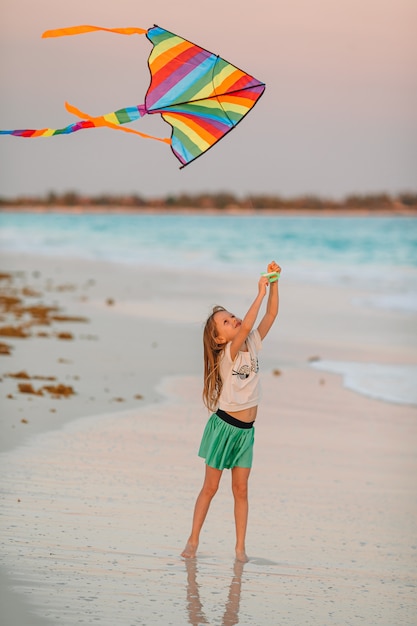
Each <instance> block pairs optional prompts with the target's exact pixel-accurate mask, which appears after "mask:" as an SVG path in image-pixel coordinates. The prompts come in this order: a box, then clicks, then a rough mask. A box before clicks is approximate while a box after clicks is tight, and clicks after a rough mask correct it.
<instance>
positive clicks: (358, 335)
mask: <svg viewBox="0 0 417 626" xmlns="http://www.w3.org/2000/svg"><path fill="white" fill-rule="evenodd" d="M0 261H1V272H2V274H4V276H3V275H2V280H1V286H2V294H3V300H2V302H3V304H4V306H5V307H6V309H7V310H6V309H5V310H4V312H3V313H2V321H1V324H0V328H4V327H9V328H10V327H13V328H14V330H15V331H16V333H18V331H17V330H16V329H17V328H20V332H21V334H26V335H27V336H26V337H13V336H12V334H13V332H12V331H9V334H7V332H5V333H2V336H0V343H1V344H3V345H6V346H9V351H10V354H0V404H1V418H0V427H1V444H0V446H1V454H0V471H1V476H2V493H1V499H2V521H1V528H0V545H1V557H0V567H1V578H2V580H1V587H2V598H1V605H2V608H1V612H2V618H1V623H2V624H4V626H48V625H53V626H55V625H56V624H61V625H63V626H75V625H76V624H100V626H115V624H123V626H133V625H144V626H152V625H155V626H156V625H158V626H159V625H160V624H167V625H168V624H172V625H175V626H177V625H182V624H188V623H190V624H193V625H198V624H210V625H215V624H223V625H232V624H241V625H252V624H256V625H257V626H271V625H275V624H277V625H278V624H280V625H281V624H288V625H290V626H300V624H308V625H309V626H315V625H317V626H324V625H329V626H330V625H355V626H356V625H364V626H373V625H378V626H393V624H395V625H396V626H413V625H415V623H416V615H417V599H416V598H417V596H416V587H417V580H416V557H417V537H416V527H417V524H416V522H417V502H416V486H417V484H416V483H417V479H416V476H417V448H416V443H417V408H416V404H417V401H416V402H414V400H413V398H412V397H411V400H410V402H409V403H408V404H404V403H400V402H388V401H386V400H383V399H377V398H376V397H371V395H372V394H370V395H367V394H366V388H365V389H364V392H363V393H358V392H357V391H355V390H353V389H351V388H346V386H344V381H343V375H342V374H341V373H335V370H334V368H333V370H332V369H331V366H330V365H328V367H327V369H326V367H325V365H326V362H327V363H328V364H330V363H333V365H334V363H335V362H337V363H342V364H349V363H350V364H352V363H359V364H363V365H366V364H367V365H368V366H371V365H372V364H373V365H374V366H375V367H378V368H381V367H386V368H395V367H411V368H412V367H415V366H416V364H417V356H416V355H417V351H416V348H417V333H416V321H417V320H416V317H417V316H416V314H415V313H413V312H406V311H395V310H392V311H389V310H384V309H376V308H372V307H367V306H366V305H365V303H364V302H365V299H366V298H367V297H368V296H369V295H370V294H368V293H365V292H361V291H360V289H359V288H355V287H353V286H352V285H350V286H345V287H343V288H342V287H340V286H339V287H336V286H333V287H330V286H326V285H324V284H323V285H319V284H315V285H313V284H309V282H308V280H307V279H306V282H305V283H304V284H302V283H300V282H298V283H295V282H291V281H289V280H287V279H286V276H285V268H284V269H283V273H282V277H281V284H280V295H281V305H280V314H279V318H278V320H277V323H276V325H275V326H274V328H273V329H272V331H271V333H270V335H269V336H268V337H267V339H266V340H265V343H264V346H263V350H262V353H261V370H262V385H263V400H262V404H261V408H260V410H259V414H258V419H257V422H256V443H255V461H254V466H253V470H252V474H251V478H250V514H249V528H248V535H247V550H248V555H249V562H248V563H246V564H244V565H242V564H237V563H235V561H234V525H233V504H232V497H231V493H230V474H229V473H228V472H227V471H226V470H225V472H224V476H223V478H222V483H221V488H220V491H219V493H218V494H217V495H216V498H215V499H214V501H213V505H212V508H211V510H210V512H209V515H208V518H207V521H206V525H205V527H204V530H203V533H202V539H201V545H200V549H199V552H198V555H197V558H196V559H192V560H190V561H185V560H183V559H182V558H181V557H180V556H179V555H180V552H181V550H182V548H183V546H184V543H185V541H186V538H187V536H188V534H189V530H190V524H191V515H192V508H193V505H194V500H195V497H196V495H197V492H198V490H199V488H200V486H201V481H202V477H203V469H204V468H203V461H202V459H199V458H198V457H197V449H198V445H199V440H200V436H201V433H202V430H203V428H204V424H205V421H206V419H207V411H206V409H205V408H204V407H203V404H202V401H201V373H202V339H201V337H202V326H203V323H204V321H205V318H206V316H207V314H208V312H209V309H210V308H211V306H213V305H214V304H223V305H224V306H226V307H227V308H229V309H230V310H232V311H234V312H235V313H237V314H243V313H244V312H245V310H246V308H247V306H248V305H249V304H250V302H251V300H252V298H253V296H254V295H255V293H256V281H257V275H256V272H254V276H248V275H246V276H236V275H229V276H227V275H225V276H220V277H219V276H217V275H216V274H214V273H213V274H212V273H210V272H209V271H207V272H202V271H201V270H199V271H198V272H193V270H192V269H190V270H189V271H174V270H172V271H166V272H164V273H163V274H162V275H161V273H155V274H154V273H152V272H151V271H148V270H146V271H145V270H144V269H140V268H135V267H133V266H123V265H121V264H119V265H117V264H110V263H105V262H93V261H80V260H72V259H64V258H60V259H57V258H52V257H51V258H46V257H35V256H25V255H14V254H3V255H2V256H1V259H0ZM277 261H279V259H277ZM5 297H7V298H9V300H7V299H6V300H5V299H4V298H5ZM10 298H17V299H19V302H14V304H13V302H12V301H11V300H10ZM5 303H6V304H5ZM361 303H362V304H361ZM41 304H42V305H43V306H44V307H49V308H51V307H55V308H54V309H51V310H49V311H48V312H46V313H45V311H43V318H42V316H41V315H40V314H39V310H38V314H37V316H36V315H35V313H36V312H35V311H34V310H32V311H31V310H30V307H34V306H35V305H36V306H38V307H39V305H41ZM6 305H7V306H6ZM42 319H43V323H42V324H41V323H40V321H42ZM34 321H35V322H36V324H35V323H34ZM0 332H1V331H0ZM5 350H6V349H4V351H5ZM2 351H3V350H2ZM321 362H322V364H323V365H324V367H323V368H320V367H319V365H320V363H321ZM371 369H372V368H371ZM341 371H344V370H343V367H342V369H341ZM378 371H379V370H378ZM52 379H53V380H52ZM386 384H387V385H388V386H389V380H388V382H387V383H386ZM19 385H26V387H25V386H23V387H22V386H21V387H20V391H19ZM25 391H26V392H25ZM28 391H30V393H28Z"/></svg>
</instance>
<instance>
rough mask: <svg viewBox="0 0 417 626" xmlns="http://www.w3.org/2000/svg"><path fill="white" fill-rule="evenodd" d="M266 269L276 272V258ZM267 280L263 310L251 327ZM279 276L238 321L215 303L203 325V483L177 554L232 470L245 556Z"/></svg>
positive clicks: (194, 543)
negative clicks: (264, 348) (265, 358)
mask: <svg viewBox="0 0 417 626" xmlns="http://www.w3.org/2000/svg"><path fill="white" fill-rule="evenodd" d="M267 271H268V272H280V271H281V268H280V266H279V265H277V263H275V261H272V262H271V263H270V264H269V265H268V270H267ZM268 285H269V296H268V303H267V307H266V313H265V315H264V317H263V318H262V320H261V321H260V323H259V326H258V328H257V329H253V326H254V324H255V321H256V318H257V316H258V313H259V309H260V307H261V304H262V301H263V299H264V297H265V295H266V292H267V288H268ZM278 305H279V297H278V281H275V282H271V283H269V279H268V277H266V276H261V278H260V280H259V282H258V295H257V296H256V298H255V300H254V301H253V303H252V305H251V307H250V308H249V311H248V312H247V313H246V315H245V317H244V318H243V320H240V319H239V318H238V317H236V316H235V315H232V313H229V312H228V311H227V310H226V309H224V308H223V307H221V306H216V307H214V309H213V312H212V314H211V315H210V317H209V318H208V320H207V322H206V325H205V327H204V334H203V342H204V389H203V399H204V403H205V405H206V406H207V408H208V409H209V411H213V414H212V415H211V417H210V418H209V420H208V422H207V425H206V427H205V430H204V433H203V437H202V440H201V445H200V449H199V452H198V454H199V456H201V457H203V458H204V459H205V461H206V473H205V478H204V484H203V487H202V489H201V491H200V493H199V495H198V498H197V501H196V503H195V508H194V517H193V525H192V530H191V535H190V537H189V539H188V541H187V545H186V546H185V548H184V551H183V552H182V554H181V556H183V557H185V558H192V557H194V556H195V555H196V552H197V547H198V541H199V536H200V531H201V528H202V526H203V523H204V520H205V518H206V515H207V512H208V509H209V506H210V503H211V500H212V498H213V496H214V495H215V493H216V491H217V489H218V486H219V482H220V478H221V475H222V472H223V470H224V469H225V468H227V469H231V470H232V491H233V497H234V514H235V526H236V558H237V560H238V561H242V562H246V561H247V560H248V558H247V556H246V549H245V537H246V526H247V520H248V479H249V474H250V469H251V466H252V454H253V441H254V428H253V424H254V422H255V419H256V414H257V409H258V402H259V398H260V388H259V375H258V371H259V365H258V352H259V350H260V349H261V344H262V340H263V338H264V337H265V335H266V334H267V333H268V331H269V329H270V328H271V326H272V324H273V323H274V320H275V318H276V316H277V314H278Z"/></svg>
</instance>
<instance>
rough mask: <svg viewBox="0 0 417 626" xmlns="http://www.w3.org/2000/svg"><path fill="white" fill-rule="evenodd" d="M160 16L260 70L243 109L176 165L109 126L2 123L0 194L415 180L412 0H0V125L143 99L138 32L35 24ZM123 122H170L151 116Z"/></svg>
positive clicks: (143, 57) (162, 150) (367, 186)
mask: <svg viewBox="0 0 417 626" xmlns="http://www.w3.org/2000/svg"><path fill="white" fill-rule="evenodd" d="M76 24H95V25H100V26H106V27H125V26H139V27H143V28H149V27H151V26H153V25H154V24H158V25H160V26H162V27H164V28H166V29H167V30H170V31H173V32H175V33H177V34H179V35H181V36H182V37H185V38H189V39H191V40H192V41H193V42H194V43H197V44H199V45H201V46H202V47H205V48H207V49H208V50H210V51H212V52H214V53H216V54H219V55H220V56H222V57H223V58H225V59H226V60H228V61H230V62H231V63H233V64H234V65H237V66H238V67H240V68H242V69H244V70H246V71H247V72H248V73H250V74H252V75H254V76H255V77H256V78H259V79H260V80H262V81H264V82H265V83H266V85H267V87H266V91H265V94H264V96H263V97H262V98H261V100H260V101H259V102H258V104H257V105H256V107H255V108H254V109H253V111H251V112H250V113H249V115H248V116H247V118H246V119H245V120H243V122H242V123H241V124H240V125H239V126H238V127H237V128H236V129H235V130H234V131H233V132H232V133H230V134H229V135H228V136H227V137H226V138H225V139H224V140H222V141H221V142H220V143H219V144H217V146H215V147H214V148H213V149H211V150H210V151H209V152H208V153H207V154H206V155H204V156H202V157H201V158H199V159H198V160H197V161H196V162H194V163H192V164H191V165H189V166H188V167H186V168H185V169H183V170H179V163H178V161H177V160H176V158H175V157H174V156H173V154H172V153H171V150H170V149H169V147H168V146H166V145H164V144H161V143H159V142H154V141H149V140H145V139H141V138H139V137H135V136H131V135H128V134H126V133H121V132H116V131H111V130H109V129H96V130H89V131H82V132H79V133H75V134H73V135H70V136H66V137H65V136H63V137H62V136H61V137H52V138H38V139H21V138H14V137H0V159H1V169H0V196H2V197H14V196H16V195H23V194H46V193H48V192H49V191H55V192H64V191H69V190H71V191H77V192H80V193H87V194H99V193H137V194H141V195H143V196H146V197H156V196H165V195H167V194H170V193H175V194H176V193H181V192H185V193H197V192H204V191H207V192H213V193H214V192H216V191H230V192H232V193H235V194H236V195H238V196H243V195H246V194H248V193H266V194H274V195H282V196H295V195H301V194H318V195H321V196H325V197H330V198H340V197H343V196H345V195H347V194H351V193H368V192H383V191H386V192H389V193H397V192H400V191H407V190H414V191H415V190H417V115H416V111H417V37H416V36H415V32H416V31H415V28H416V24H417V2H416V0H258V1H257V2H249V0H242V1H241V2H238V1H236V0H231V1H230V2H224V1H223V0H211V1H210V2H203V1H202V0H198V1H196V0H194V1H191V0H153V1H152V2H148V3H142V2H138V1H137V0H135V1H134V0H117V2H116V1H114V2H106V1H105V0H72V1H71V2H63V1H62V0H38V1H37V2H33V0H1V3H0V79H1V99H0V128H3V129H12V128H43V127H51V128H61V127H63V126H66V125H67V124H70V123H72V122H73V121H74V118H73V117H72V116H71V115H70V114H69V113H67V112H66V110H65V108H64V102H65V101H66V100H67V101H69V102H70V103H71V104H74V105H75V106H77V107H79V108H80V109H82V110H85V111H87V112H89V113H90V114H92V115H100V114H103V113H108V112H110V111H113V110H116V109H118V108H122V107H125V106H132V105H136V104H141V103H143V102H144V97H145V94H146V90H147V88H148V85H149V72H148V67H147V58H148V56H149V53H150V51H151V43H150V42H149V41H148V40H147V39H146V37H145V36H132V37H124V36H118V35H113V34H108V33H92V34H89V35H83V36H78V37H68V38H62V39H46V40H42V39H41V34H42V32H43V31H44V30H46V29H50V28H59V27H64V26H72V25H76ZM135 128H137V129H138V130H143V131H144V132H147V133H151V134H155V135H158V136H160V137H166V136H169V133H170V127H169V126H168V125H167V124H166V123H165V122H164V121H163V120H162V119H161V118H160V117H159V116H152V117H150V116H147V118H145V119H143V120H141V121H140V122H137V123H136V124H135Z"/></svg>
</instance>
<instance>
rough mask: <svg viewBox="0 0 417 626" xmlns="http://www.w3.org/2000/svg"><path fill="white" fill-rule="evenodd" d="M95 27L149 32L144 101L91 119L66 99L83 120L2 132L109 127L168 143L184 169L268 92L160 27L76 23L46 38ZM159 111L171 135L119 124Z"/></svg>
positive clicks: (17, 134) (60, 132)
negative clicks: (164, 136)
mask: <svg viewBox="0 0 417 626" xmlns="http://www.w3.org/2000/svg"><path fill="white" fill-rule="evenodd" d="M97 30H100V31H101V30H103V31H107V32H111V33H118V34H121V35H133V34H139V35H140V34H146V37H147V38H148V39H149V41H150V42H151V43H152V44H153V49H152V51H151V53H150V55H149V59H148V65H149V70H150V73H151V83H150V85H149V88H148V91H147V93H146V96H145V102H144V104H140V105H137V106H131V107H126V108H124V109H119V110H118V111H113V112H112V113H108V114H107V115H102V116H99V117H92V116H91V115H87V114H86V113H83V112H82V111H80V110H79V109H77V108H75V107H74V106H72V105H70V104H68V103H65V107H66V109H67V111H69V112H70V113H72V114H74V115H76V116H77V117H78V118H80V121H78V122H75V123H74V124H70V125H69V126H66V127H65V128H60V129H52V128H43V129H41V130H29V129H28V130H0V134H2V135H13V136H15V137H51V136H53V135H68V134H70V133H74V132H76V131H78V130H84V129H86V128H97V127H102V126H107V127H109V128H113V129H117V130H123V131H125V132H130V133H134V134H136V135H140V136H141V137H146V138H148V139H156V140H157V141H163V142H164V143H167V144H169V145H170V146H171V150H172V152H173V153H174V154H175V156H176V157H177V159H179V161H180V162H181V168H182V167H185V165H188V164H189V163H191V161H194V160H195V159H196V158H197V157H199V156H200V155H201V154H204V153H205V152H207V150H208V149H209V148H211V147H212V146H214V144H216V143H217V142H218V141H219V140H220V139H222V138H223V137H224V136H225V135H226V134H227V133H228V132H229V131H231V130H232V129H233V128H234V127H235V126H236V125H237V124H238V123H239V122H240V121H241V120H242V119H243V118H244V117H245V115H247V114H248V113H249V111H250V110H251V109H252V107H253V106H254V105H255V104H256V102H257V101H258V100H259V98H260V97H261V96H262V94H263V92H264V90H265V84H264V83H262V82H260V81H259V80H257V79H256V78H254V77H253V76H250V75H249V74H246V72H242V70H240V69H238V68H237V67H236V66H234V65H231V64H230V63H228V62H227V61H225V60H224V59H222V58H220V57H219V56H217V55H216V54H213V53H212V52H208V51H207V50H205V49H204V48H201V47H200V46H196V45H195V44H193V43H191V42H190V41H187V40H186V39H183V38H182V37H178V35H175V34H174V33H170V32H169V31H167V30H164V29H163V28H160V27H159V26H153V27H152V28H149V29H148V30H144V29H142V28H101V27H99V26H74V27H71V28H62V29H57V30H48V31H46V32H45V33H43V35H42V37H44V38H45V37H63V36H67V35H79V34H83V33H89V32H92V31H97ZM156 113H157V114H160V115H162V117H163V119H164V120H165V121H166V122H168V124H170V125H171V127H172V133H171V138H170V139H162V138H159V137H152V136H150V135H146V134H144V133H140V132H139V131H137V130H134V129H132V128H128V127H122V126H121V125H123V124H128V123H129V122H133V121H135V120H138V119H139V118H141V117H143V116H144V115H146V114H156Z"/></svg>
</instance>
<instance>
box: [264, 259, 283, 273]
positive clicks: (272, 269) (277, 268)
mask: <svg viewBox="0 0 417 626" xmlns="http://www.w3.org/2000/svg"><path fill="white" fill-rule="evenodd" d="M267 272H281V267H280V266H279V265H278V263H275V261H271V263H269V265H268V269H267Z"/></svg>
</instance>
